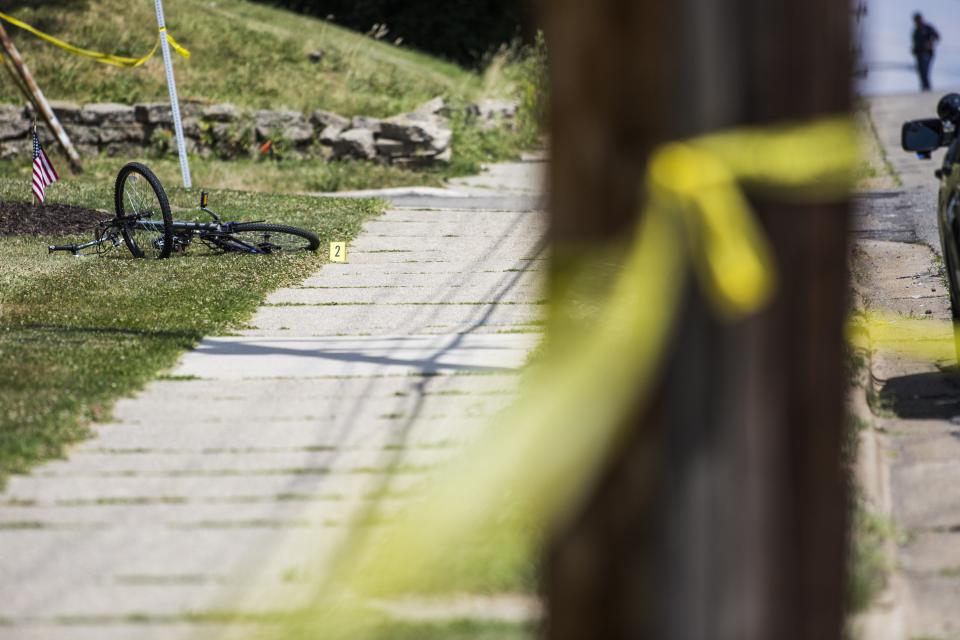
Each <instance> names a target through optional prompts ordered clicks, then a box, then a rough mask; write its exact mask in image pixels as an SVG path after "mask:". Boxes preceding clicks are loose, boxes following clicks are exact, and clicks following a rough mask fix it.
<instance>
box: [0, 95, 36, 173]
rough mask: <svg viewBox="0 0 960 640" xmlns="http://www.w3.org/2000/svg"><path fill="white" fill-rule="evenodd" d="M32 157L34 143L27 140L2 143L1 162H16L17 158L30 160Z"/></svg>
mask: <svg viewBox="0 0 960 640" xmlns="http://www.w3.org/2000/svg"><path fill="white" fill-rule="evenodd" d="M4 106H6V105H4ZM32 156H33V143H32V142H28V141H27V140H5V141H3V142H0V160H15V159H16V158H30V157H32Z"/></svg>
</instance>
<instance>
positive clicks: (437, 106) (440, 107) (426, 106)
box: [413, 96, 449, 116]
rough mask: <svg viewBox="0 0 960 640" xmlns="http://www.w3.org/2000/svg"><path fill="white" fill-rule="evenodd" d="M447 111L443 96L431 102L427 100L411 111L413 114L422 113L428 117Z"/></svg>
mask: <svg viewBox="0 0 960 640" xmlns="http://www.w3.org/2000/svg"><path fill="white" fill-rule="evenodd" d="M448 111H449V109H447V101H446V100H444V99H443V96H437V97H436V98H434V99H433V100H428V101H427V102H424V103H423V104H422V105H420V106H419V107H417V108H416V109H414V110H413V112H414V113H422V114H424V115H428V116H435V115H439V114H442V113H445V112H448Z"/></svg>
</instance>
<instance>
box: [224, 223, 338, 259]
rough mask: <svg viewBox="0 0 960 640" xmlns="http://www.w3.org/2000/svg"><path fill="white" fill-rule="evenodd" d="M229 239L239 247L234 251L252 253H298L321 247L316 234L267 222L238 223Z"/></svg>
mask: <svg viewBox="0 0 960 640" xmlns="http://www.w3.org/2000/svg"><path fill="white" fill-rule="evenodd" d="M229 237H230V239H231V240H232V241H233V242H234V243H235V244H236V245H238V246H236V247H234V250H237V251H249V252H250V253H297V252H299V251H316V250H317V247H319V246H320V239H319V238H318V237H317V236H316V234H314V233H311V232H309V231H307V230H305V229H298V228H297V227H288V226H287V225H285V224H269V223H265V222H238V223H237V224H235V225H233V228H232V229H231V231H230V234H229Z"/></svg>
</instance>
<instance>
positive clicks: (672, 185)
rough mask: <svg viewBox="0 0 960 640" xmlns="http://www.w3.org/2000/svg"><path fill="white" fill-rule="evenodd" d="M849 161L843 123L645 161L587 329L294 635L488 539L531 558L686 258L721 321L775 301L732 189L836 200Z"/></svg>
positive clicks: (452, 566)
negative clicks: (634, 210) (639, 198)
mask: <svg viewBox="0 0 960 640" xmlns="http://www.w3.org/2000/svg"><path fill="white" fill-rule="evenodd" d="M824 149H829V150H830V151H829V152H826V153H825V152H824ZM857 157H858V145H857V142H856V134H855V131H854V127H853V125H852V123H851V121H850V120H849V118H847V117H836V118H829V119H825V120H822V121H818V122H814V123H812V124H801V125H788V126H779V127H767V128H756V129H742V130H733V131H730V132H726V133H719V134H713V135H707V136H703V137H700V138H697V139H693V140H690V141H687V142H679V143H671V144H667V145H665V146H664V147H662V148H661V149H660V150H659V151H657V152H656V153H655V154H654V155H653V156H652V158H651V161H650V164H649V168H648V174H647V179H646V190H645V191H646V198H647V204H646V210H645V212H644V215H643V216H642V217H641V219H640V225H639V228H638V230H637V235H636V238H635V240H634V243H633V246H632V248H631V250H630V252H629V253H628V255H627V257H626V258H625V260H624V261H623V263H622V264H623V266H622V268H621V269H620V270H619V271H618V275H617V280H616V283H615V285H614V286H613V288H612V289H611V293H610V294H609V296H608V298H607V300H606V301H605V303H603V305H602V307H601V309H600V312H599V314H598V317H597V319H596V321H595V323H593V324H592V329H591V330H590V332H589V333H585V334H583V335H581V336H579V337H578V338H577V339H575V340H571V341H568V342H567V343H565V344H557V343H556V342H551V343H550V344H548V349H547V353H546V355H545V356H544V357H545V362H544V363H543V364H542V365H540V366H536V367H534V368H533V371H532V372H531V373H530V374H529V375H530V376H531V377H530V380H528V384H527V385H526V391H525V393H523V394H521V398H520V399H519V400H518V402H517V403H516V404H515V405H514V406H513V407H512V408H511V409H509V410H508V411H507V413H506V414H505V415H503V416H499V417H498V418H497V424H496V425H495V426H493V427H491V429H490V430H489V431H487V432H486V433H485V434H484V436H482V437H481V439H480V440H479V441H478V442H476V443H475V444H474V445H471V446H470V447H469V448H468V450H467V452H466V453H465V454H464V455H463V457H462V458H460V459H457V460H456V461H455V463H454V464H451V465H450V466H449V467H446V468H445V470H443V471H441V472H439V473H438V474H437V475H436V476H434V478H433V480H432V482H430V484H429V487H426V488H425V494H424V496H423V497H422V498H421V499H419V500H417V501H416V502H415V503H414V504H413V505H412V506H411V508H410V509H409V510H408V511H406V512H405V513H404V514H403V515H401V516H400V517H399V518H398V519H397V520H396V521H395V523H393V524H391V525H390V526H388V527H386V528H384V529H383V530H382V532H381V533H378V534H375V535H374V537H372V538H371V539H369V540H366V541H365V542H363V543H361V544H359V545H357V546H355V547H354V548H352V549H349V550H348V552H347V553H344V554H341V556H340V558H342V560H341V562H340V564H339V566H338V567H336V568H335V569H334V570H333V571H332V573H331V577H330V579H329V581H328V582H326V583H325V584H324V585H322V586H320V587H319V591H318V593H317V598H316V606H315V607H313V608H312V609H311V610H310V611H307V612H305V613H304V614H303V616H302V617H298V618H295V619H294V621H293V623H292V629H288V632H289V633H292V634H293V635H292V636H291V637H299V636H298V635H297V634H298V633H300V632H302V633H305V634H307V635H309V633H310V632H311V630H315V629H316V628H317V627H318V625H322V628H323V629H324V631H325V632H329V635H330V637H339V636H337V635H336V634H334V633H333V626H332V625H334V621H336V620H339V622H340V623H342V624H343V625H344V628H345V629H346V628H349V629H350V633H351V634H354V635H353V637H360V636H358V635H357V633H358V629H357V624H358V622H357V621H358V619H359V618H360V617H361V616H360V615H358V614H357V613H356V610H353V609H350V607H345V606H344V605H343V603H342V601H341V600H339V599H338V598H339V596H338V595H337V594H340V595H342V594H344V593H347V594H353V595H354V596H360V600H359V604H354V605H351V606H360V607H361V608H362V606H363V605H362V603H363V598H364V597H368V596H371V595H375V596H380V595H385V594H399V593H404V592H417V591H422V590H423V589H424V588H429V587H430V586H431V585H435V584H436V576H437V574H438V573H446V574H449V573H450V572H456V571H464V572H469V571H471V570H476V569H478V567H482V566H483V564H484V563H489V562H491V561H494V562H495V561H496V558H491V557H490V555H489V554H487V555H484V554H483V552H477V549H479V548H480V547H482V546H483V545H484V544H485V542H484V541H491V540H493V541H498V544H502V545H503V547H502V548H501V549H500V550H501V551H502V552H503V553H506V554H508V555H510V554H512V555H513V556H516V555H518V554H523V553H533V552H534V549H535V546H536V544H537V541H538V540H539V539H540V537H541V536H542V533H543V532H544V531H547V530H549V529H550V528H551V527H552V526H555V525H556V524H557V523H558V522H559V521H560V520H561V519H562V518H563V517H564V516H565V515H566V514H568V513H569V511H570V509H571V508H572V506H573V505H576V504H578V503H579V501H581V500H582V499H583V498H584V496H585V495H586V493H587V492H588V491H589V489H590V487H591V486H592V485H593V483H594V481H595V480H596V478H597V476H598V474H599V473H600V471H601V469H602V467H603V464H604V461H605V460H607V459H608V457H609V454H610V453H611V452H612V451H613V450H614V449H615V448H616V446H617V444H618V443H619V442H620V441H621V439H622V437H623V435H624V434H622V433H621V432H620V428H621V427H622V426H623V419H624V417H625V415H626V414H627V413H628V412H629V411H630V410H631V408H632V407H636V406H637V405H638V404H639V405H642V404H643V403H644V402H646V401H647V399H648V396H649V394H650V392H651V389H652V386H653V383H654V382H655V376H656V374H657V370H658V368H659V366H660V363H661V360H662V358H663V356H664V351H665V349H666V346H667V344H668V341H669V335H670V332H671V330H672V326H673V324H674V319H675V317H676V314H677V312H678V308H679V296H680V292H681V290H682V287H681V286H680V285H681V282H682V279H683V277H684V274H685V271H686V269H687V264H688V262H689V263H692V268H693V273H694V274H695V275H696V277H697V280H698V282H699V284H700V287H701V289H702V290H703V292H704V294H705V296H706V298H707V299H708V300H709V301H710V302H711V304H712V308H713V309H714V310H715V311H716V313H717V314H718V315H719V316H720V317H722V318H725V319H727V320H730V321H734V320H737V319H740V318H743V317H745V316H747V315H749V314H752V313H755V312H756V311H758V310H759V309H761V308H762V307H763V306H764V305H765V303H767V302H768V301H769V300H770V298H771V296H772V295H773V292H774V290H775V283H776V274H775V268H774V263H773V259H772V252H771V249H770V247H769V245H768V242H767V240H766V238H765V235H764V233H763V231H762V230H761V228H760V227H759V225H758V223H757V221H756V220H755V218H754V215H753V212H752V210H751V208H750V206H749V203H748V202H747V199H746V196H745V194H744V190H748V191H750V192H752V193H760V194H763V195H769V196H773V197H776V198H778V199H780V200H787V201H796V202H807V203H826V202H836V201H841V200H843V199H846V198H847V197H848V196H849V193H850V190H851V187H852V183H853V176H854V170H855V167H856V164H857ZM371 535H373V534H371ZM471 555H473V556H475V557H474V558H473V560H470V557H471ZM527 557H529V555H528V556H527ZM453 558H455V560H452V559H453ZM480 570H481V571H482V570H483V569H482V568H481V569H480ZM446 577H447V578H449V577H450V576H449V575H448V576H446ZM454 582H456V579H454ZM353 602H355V603H356V602H357V601H356V600H354V601H353ZM335 603H339V604H335ZM337 610H339V611H341V612H343V611H352V613H341V614H337Z"/></svg>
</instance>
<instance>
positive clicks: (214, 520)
mask: <svg viewBox="0 0 960 640" xmlns="http://www.w3.org/2000/svg"><path fill="white" fill-rule="evenodd" d="M541 168H542V164H539V163H524V164H518V165H511V166H508V167H498V168H496V169H495V170H494V171H492V172H491V174H490V175H491V176H493V177H495V180H494V181H493V182H494V187H493V188H482V187H481V189H483V190H482V191H480V192H477V191H469V192H466V193H463V194H459V195H458V196H457V198H456V199H454V202H455V203H457V204H469V205H470V206H460V207H457V208H453V207H450V206H449V205H450V203H451V200H450V198H445V197H439V198H431V197H430V196H429V195H426V196H425V195H423V194H420V195H418V196H417V198H418V200H417V201H416V202H415V203H414V204H415V205H416V208H409V207H394V208H393V209H391V210H390V211H388V212H387V213H386V214H385V215H384V216H382V217H380V218H378V219H376V220H372V221H370V222H368V223H367V224H366V225H365V227H364V230H363V232H362V234H361V235H360V237H359V238H358V239H357V240H356V242H354V243H353V245H352V246H350V248H349V258H348V259H349V262H348V263H347V264H329V265H326V266H324V267H323V268H322V269H321V270H320V271H319V272H317V273H315V274H314V275H313V276H311V277H310V278H309V279H308V280H307V281H305V282H304V283H302V284H301V285H300V286H297V287H291V288H289V289H283V290H280V291H277V292H275V293H273V294H272V295H271V296H270V297H269V299H268V300H267V303H266V304H265V305H264V306H262V307H261V308H260V309H259V311H258V312H257V313H256V315H255V317H254V318H253V319H252V320H251V322H250V327H249V328H248V329H246V330H244V331H242V332H240V334H239V335H232V336H223V337H210V338H207V339H205V340H204V341H203V342H202V343H201V344H200V345H199V347H198V348H197V349H196V350H194V351H192V352H190V353H188V354H186V355H185V356H184V357H183V358H182V360H181V362H180V363H179V365H178V366H177V367H176V369H175V370H174V371H173V372H172V373H171V375H170V376H167V377H166V378H165V379H162V380H158V381H155V382H153V383H151V384H150V385H149V386H148V387H147V388H146V389H145V390H144V391H143V392H142V393H140V394H139V395H138V396H137V397H135V398H131V399H126V400H122V401H121V402H119V403H118V405H117V407H116V410H115V411H114V420H113V422H110V423H109V424H103V425H97V426H96V428H95V431H96V434H97V435H96V437H94V438H93V439H91V440H88V441H86V442H84V443H82V444H81V445H79V446H77V447H75V448H74V449H73V450H72V451H71V452H70V454H69V456H68V459H66V460H61V461H54V462H50V463H48V464H45V465H43V466H41V467H38V468H37V469H36V470H35V471H34V472H33V473H32V474H30V475H29V476H18V477H14V478H12V479H11V481H10V483H9V485H8V487H7V489H6V491H5V492H4V493H2V494H0V576H2V578H0V638H3V639H7V638H10V639H14V638H15V639H17V640H29V639H34V638H36V639H39V638H43V639H47V638H50V639H54V638H56V639H61V638H62V639H66V640H74V639H81V638H97V639H98V640H103V639H111V638H130V637H134V636H135V637H137V638H139V639H144V638H164V639H170V638H182V637H210V636H212V635H214V634H215V633H216V632H217V631H218V629H217V625H216V623H215V621H216V619H217V615H219V613H222V612H236V611H243V612H266V611H275V610H277V609H281V608H287V607H292V606H296V605H297V604H299V603H301V602H303V598H304V596H305V595H306V593H307V590H308V587H309V586H310V584H311V580H312V579H315V578H316V577H317V575H318V573H321V572H322V569H323V566H324V559H325V556H326V555H327V554H330V553H335V551H336V549H337V545H338V542H339V541H341V540H342V539H343V536H344V534H345V533H346V532H347V531H348V527H349V524H350V523H351V520H352V519H354V518H356V517H357V516H358V515H359V514H361V513H362V512H364V510H365V509H366V507H367V506H369V504H370V500H371V499H372V497H374V496H379V495H382V494H383V493H384V490H385V489H389V490H390V491H391V495H394V497H392V498H391V499H389V500H387V501H386V502H385V503H384V504H383V505H382V506H381V509H382V510H385V511H387V512H391V511H393V510H394V509H396V508H397V507H398V506H400V505H401V503H402V498H401V497H400V496H401V495H402V492H403V491H404V490H406V489H409V488H410V487H413V486H415V485H416V484H417V482H418V481H420V480H422V479H423V477H424V474H425V473H426V472H427V471H428V470H429V469H430V467H432V466H434V465H436V464H437V463H439V462H441V461H443V460H445V459H447V458H449V456H451V455H452V454H454V453H456V452H457V451H458V450H459V449H460V447H461V445H462V444H463V443H465V442H467V441H469V440H470V439H471V438H473V437H474V436H475V435H476V434H477V432H478V430H480V429H482V428H483V426H484V425H485V423H486V421H487V420H488V419H489V418H490V416H492V415H493V414H495V413H496V412H497V411H499V410H500V409H502V408H503V407H505V406H506V405H507V404H508V403H509V402H510V401H511V399H512V397H513V393H514V389H515V385H516V382H517V375H518V374H517V369H518V367H520V366H522V364H523V363H524V362H525V360H526V358H527V355H528V353H529V352H530V350H531V349H532V348H533V347H534V346H535V345H536V344H537V342H538V339H539V337H540V334H539V331H540V326H541V320H542V317H543V311H544V307H543V305H542V298H543V294H542V291H541V289H542V288H541V276H542V267H543V265H544V264H545V262H544V261H545V254H544V247H543V233H544V215H543V213H542V212H541V211H539V210H538V209H537V208H536V207H535V206H533V205H534V204H536V203H539V202H542V197H541V195H540V189H539V182H538V180H539V170H540V169H541ZM478 180H483V178H479V179H478ZM498 185H499V186H498ZM467 186H468V185H460V186H458V187H457V188H466V187H467ZM484 202H486V203H491V202H492V203H495V204H496V207H491V208H483V205H484ZM430 205H434V206H430ZM308 549H309V550H312V551H314V552H315V556H313V557H311V558H309V563H308V562H307V559H306V558H305V557H304V550H308ZM211 614H217V615H211Z"/></svg>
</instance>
